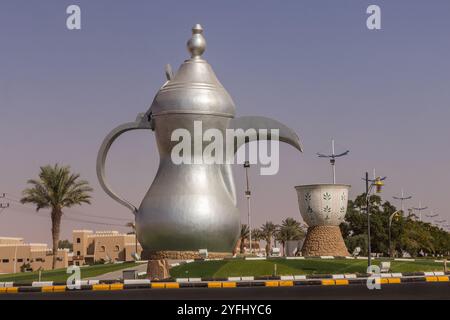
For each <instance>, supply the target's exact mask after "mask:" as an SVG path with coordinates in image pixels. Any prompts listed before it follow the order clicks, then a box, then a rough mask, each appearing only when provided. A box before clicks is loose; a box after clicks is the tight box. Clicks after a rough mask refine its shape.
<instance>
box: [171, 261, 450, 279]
mask: <svg viewBox="0 0 450 320" xmlns="http://www.w3.org/2000/svg"><path fill="white" fill-rule="evenodd" d="M275 264H276V268H277V275H305V274H342V273H365V272H366V268H367V260H345V259H334V260H321V259H305V260H286V259H269V260H241V259H239V260H222V261H198V262H192V263H189V264H183V265H180V266H177V267H174V268H172V269H171V270H170V275H171V276H172V277H174V278H186V277H213V278H224V277H225V278H226V277H233V276H235V277H238V276H270V275H273V274H274V268H275ZM373 264H378V265H379V264H380V261H379V260H374V262H373ZM443 269H444V265H443V264H442V263H436V262H433V261H429V260H428V261H427V260H423V261H414V262H412V261H391V272H419V271H443Z"/></svg>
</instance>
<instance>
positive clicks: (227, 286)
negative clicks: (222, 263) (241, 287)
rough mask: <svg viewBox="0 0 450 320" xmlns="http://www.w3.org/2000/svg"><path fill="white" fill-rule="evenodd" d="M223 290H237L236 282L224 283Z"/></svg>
mask: <svg viewBox="0 0 450 320" xmlns="http://www.w3.org/2000/svg"><path fill="white" fill-rule="evenodd" d="M222 287H223V288H236V282H223V283H222Z"/></svg>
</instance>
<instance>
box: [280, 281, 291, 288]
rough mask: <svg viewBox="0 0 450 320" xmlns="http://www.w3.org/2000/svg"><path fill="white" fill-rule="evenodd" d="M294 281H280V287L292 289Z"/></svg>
mask: <svg viewBox="0 0 450 320" xmlns="http://www.w3.org/2000/svg"><path fill="white" fill-rule="evenodd" d="M293 285H294V281H280V287H292V286H293Z"/></svg>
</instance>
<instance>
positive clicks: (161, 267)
mask: <svg viewBox="0 0 450 320" xmlns="http://www.w3.org/2000/svg"><path fill="white" fill-rule="evenodd" d="M147 278H148V279H150V280H163V279H167V278H170V273H169V263H168V262H167V260H162V259H161V260H149V261H148V264H147Z"/></svg>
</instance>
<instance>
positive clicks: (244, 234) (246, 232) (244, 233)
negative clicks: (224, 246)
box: [239, 224, 250, 253]
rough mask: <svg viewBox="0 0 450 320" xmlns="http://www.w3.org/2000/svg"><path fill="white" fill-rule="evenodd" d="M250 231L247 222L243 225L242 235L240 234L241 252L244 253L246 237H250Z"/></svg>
mask: <svg viewBox="0 0 450 320" xmlns="http://www.w3.org/2000/svg"><path fill="white" fill-rule="evenodd" d="M249 233H250V229H249V228H248V226H247V225H246V224H242V225H241V235H240V236H239V243H240V245H239V251H240V252H241V253H244V246H245V239H247V238H248V235H249Z"/></svg>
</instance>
